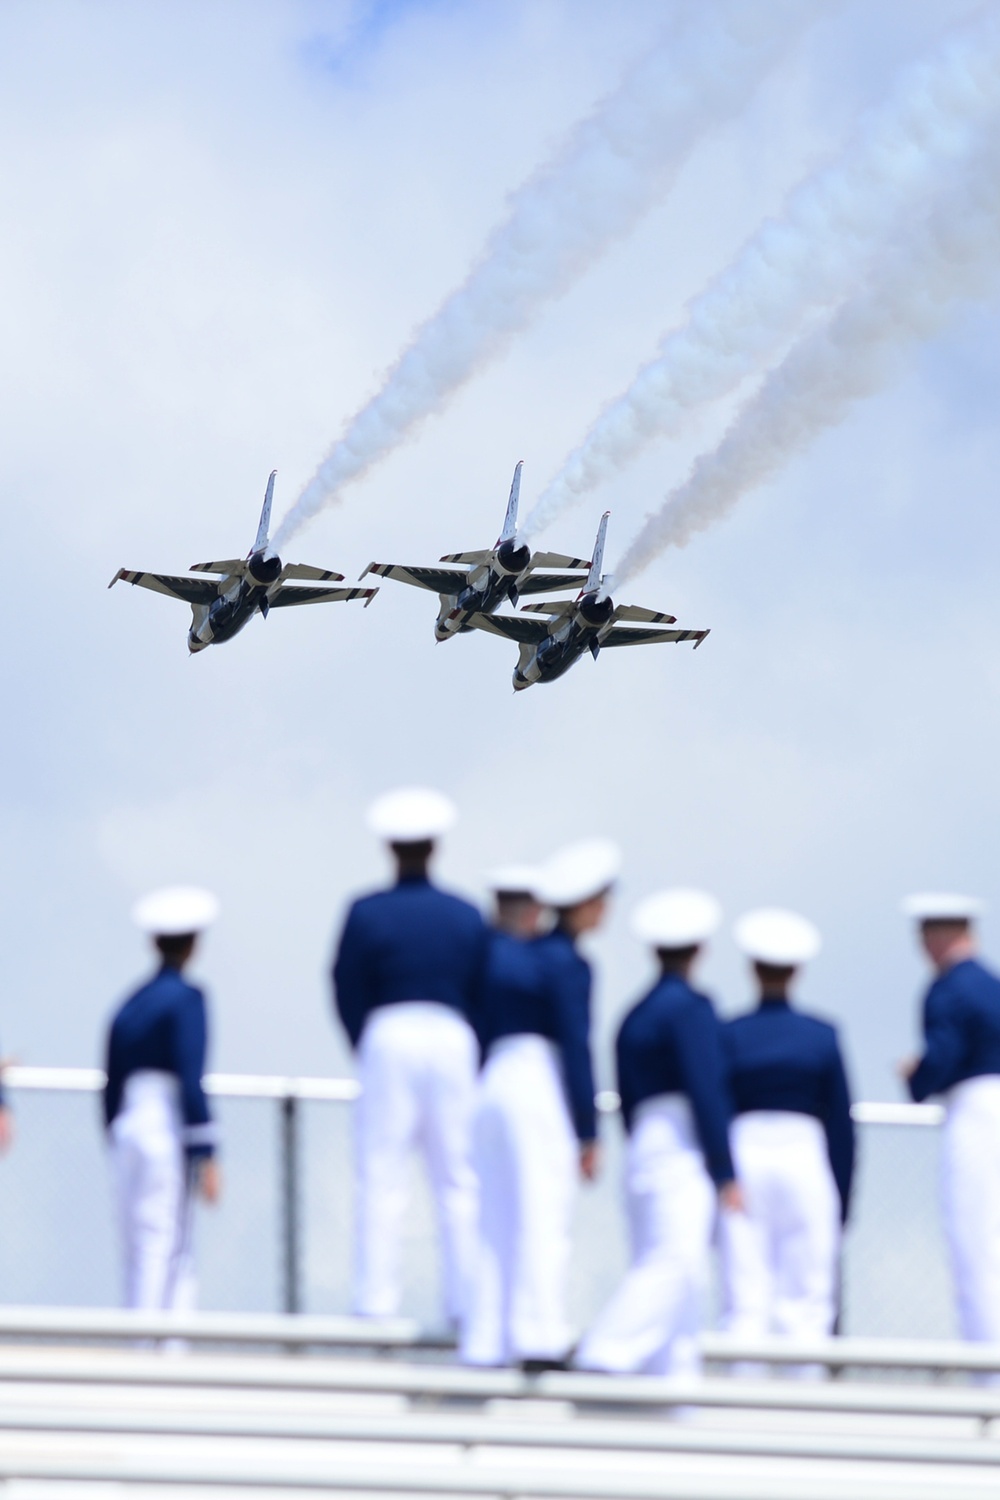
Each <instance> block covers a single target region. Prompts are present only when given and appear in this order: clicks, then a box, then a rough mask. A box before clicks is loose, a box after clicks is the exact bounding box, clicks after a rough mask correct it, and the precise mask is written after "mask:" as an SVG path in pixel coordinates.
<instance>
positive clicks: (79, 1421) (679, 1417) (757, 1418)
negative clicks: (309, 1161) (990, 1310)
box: [0, 1308, 1000, 1500]
mask: <svg viewBox="0 0 1000 1500" xmlns="http://www.w3.org/2000/svg"><path fill="white" fill-rule="evenodd" d="M178 1335H183V1337H184V1339H185V1340H186V1343H187V1347H186V1349H184V1350H183V1351H178V1350H176V1349H175V1348H174V1347H173V1346H170V1345H162V1344H157V1345H152V1346H151V1345H150V1344H149V1341H150V1340H157V1339H162V1338H164V1337H166V1336H170V1337H172V1338H176V1337H177V1336H178ZM143 1345H145V1347H143ZM704 1352H705V1355H706V1359H707V1360H708V1361H709V1363H708V1365H707V1369H708V1371H709V1373H707V1374H706V1375H705V1376H704V1377H703V1378H701V1379H698V1380H683V1381H678V1380H664V1379H656V1378H649V1377H608V1376H596V1375H586V1374H581V1373H573V1372H567V1373H562V1372H553V1373H550V1374H545V1375H541V1376H525V1375H522V1374H521V1373H520V1372H519V1371H514V1370H466V1369H463V1368H461V1367H460V1366H458V1365H456V1364H455V1363H454V1361H453V1358H452V1356H451V1354H450V1353H449V1351H448V1349H447V1346H446V1341H445V1340H443V1339H441V1338H439V1337H435V1336H433V1335H427V1334H425V1333H424V1332H423V1331H422V1330H420V1329H419V1328H418V1327H416V1326H415V1325H414V1324H411V1323H409V1322H407V1321H405V1320H396V1321H393V1322H391V1323H372V1322H362V1321H359V1320H356V1319H351V1318H325V1317H299V1318H288V1317H280V1316H253V1315H246V1316H243V1315H234V1314H201V1315H193V1316H192V1317H190V1318H185V1319H165V1318H163V1317H159V1316H135V1315H131V1314H127V1313H121V1312H103V1311H92V1310H87V1309H65V1310H64V1309H39V1308H22V1309H18V1308H7V1309H2V1310H0V1478H2V1479H3V1480H4V1481H5V1482H6V1484H7V1489H8V1493H9V1495H10V1497H11V1500H16V1497H17V1496H20V1495H22V1494H23V1495H24V1496H25V1497H29V1496H30V1497H32V1500H45V1497H50V1496H51V1497H52V1500H55V1497H56V1496H66V1497H67V1500H69V1497H70V1495H71V1494H72V1495H73V1496H74V1497H75V1496H76V1495H79V1496H80V1500H84V1497H86V1500H95V1497H97V1496H100V1497H102V1500H103V1496H104V1495H105V1494H106V1495H107V1496H108V1497H111V1496H117V1497H123V1496H125V1495H131V1494H132V1493H133V1491H134V1492H135V1493H136V1494H137V1495H138V1494H140V1493H141V1494H145V1492H146V1491H147V1489H148V1488H149V1487H151V1486H152V1487H155V1488H156V1490H157V1492H158V1493H160V1494H162V1492H163V1489H164V1487H167V1488H171V1487H179V1486H184V1487H185V1489H186V1490H188V1491H190V1490H191V1489H192V1488H194V1489H195V1490H199V1489H204V1490H205V1491H206V1492H208V1491H209V1490H211V1491H212V1492H213V1493H214V1494H218V1492H219V1490H220V1488H222V1489H234V1490H235V1489H241V1490H246V1489H254V1490H267V1491H274V1492H279V1491H280V1492H284V1493H286V1494H288V1495H291V1494H292V1493H293V1492H295V1493H301V1492H302V1491H303V1490H328V1491H330V1492H331V1493H337V1494H342V1495H343V1494H352V1493H353V1494H357V1495H361V1494H365V1495H371V1494H380V1495H385V1496H390V1495H392V1496H395V1495H398V1496H407V1495H433V1494H440V1495H458V1496H460V1495H469V1496H473V1495H476V1496H481V1495H495V1496H503V1497H514V1496H524V1497H530V1496H534V1495H537V1496H540V1497H541V1496H561V1497H566V1500H571V1497H573V1496H580V1497H608V1500H613V1497H622V1500H629V1497H639V1496H654V1495H655V1496H662V1497H664V1500H674V1497H684V1496H690V1497H692V1500H695V1497H697V1500H835V1497H837V1500H840V1497H844V1500H896V1497H899V1500H904V1497H905V1500H924V1497H927V1500H930V1497H934V1500H952V1497H956V1500H961V1497H964V1496H994V1497H995V1496H998V1495H1000V1386H998V1385H991V1384H989V1383H986V1379H985V1377H988V1376H989V1375H990V1374H996V1373H1000V1348H985V1347H976V1348H970V1347H969V1346H967V1345H962V1344H955V1343H942V1342H934V1343H920V1342H918V1341H908V1340H907V1341H902V1340H892V1341H889V1340H874V1339H864V1340H859V1339H839V1340H823V1341H821V1342H817V1343H812V1344H809V1345H808V1346H806V1345H798V1346H795V1347H792V1348H790V1347H789V1346H787V1345H785V1344H782V1343H776V1342H775V1341H766V1342H765V1343H764V1344H746V1343H737V1342H735V1341H733V1340H729V1339H724V1338H722V1337H721V1336H718V1335H713V1336H707V1337H706V1338H705V1341H704ZM732 1360H739V1361H768V1364H769V1367H770V1368H771V1369H772V1370H774V1371H776V1372H777V1373H775V1374H770V1375H765V1376H756V1377H754V1378H742V1377H735V1376H732V1375H729V1374H726V1373H723V1372H724V1370H725V1368H726V1366H727V1365H728V1363H729V1362H730V1361H732ZM792 1363H800V1364H810V1365H812V1364H816V1365H820V1366H823V1367H825V1368H826V1370H827V1371H828V1372H829V1375H830V1378H827V1379H822V1380H808V1381H803V1380H792V1379H788V1378H782V1376H781V1373H780V1372H781V1370H782V1369H783V1368H784V1367H786V1366H787V1365H789V1364H792Z"/></svg>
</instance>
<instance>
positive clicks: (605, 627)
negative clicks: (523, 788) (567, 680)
mask: <svg viewBox="0 0 1000 1500" xmlns="http://www.w3.org/2000/svg"><path fill="white" fill-rule="evenodd" d="M609 515H610V511H605V513H604V515H603V516H602V517H601V524H600V526H599V527H598V530H597V541H596V543H595V546H594V560H593V562H592V564H591V567H590V572H589V574H588V575H587V581H586V583H585V584H584V587H583V589H582V590H581V591H580V594H579V595H578V597H577V598H576V599H572V600H566V601H560V602H558V603H550V604H526V605H525V606H524V609H523V611H522V614H520V615H496V614H476V615H473V616H472V619H471V620H470V621H469V623H470V625H472V627H473V628H474V629H475V630H488V631H490V632H492V634H493V635H503V636H506V637H507V639H508V640H511V641H517V642H518V644H519V645H520V647H521V654H520V657H519V658H518V663H517V666H516V667H515V669H514V678H513V681H514V690H515V692H519V691H520V690H521V689H522V688H526V687H530V686H531V684H532V683H533V682H553V681H554V680H555V679H556V678H557V677H561V676H562V675H563V673H564V672H568V671H569V669H570V667H571V666H572V665H573V663H574V662H575V661H579V659H580V657H581V656H583V654H584V652H586V651H589V652H590V654H591V656H593V658H594V660H595V661H596V660H597V658H598V655H599V654H600V652H601V651H602V650H603V649H604V648H605V647H607V646H642V645H652V644H654V643H655V642H657V641H694V643H695V650H697V648H698V647H699V646H700V645H701V643H702V641H703V640H704V639H705V637H706V635H708V631H707V630H662V629H658V630H631V629H629V628H628V627H627V626H622V625H619V624H618V621H619V620H630V621H641V622H643V623H645V624H647V625H657V626H663V625H673V624H674V623H675V622H674V616H673V615H664V614H660V613H658V612H657V611H656V610H655V609H643V608H642V607H641V606H640V605H637V604H617V605H616V604H615V603H614V601H613V600H612V598H611V587H612V584H613V582H614V579H613V578H612V577H611V576H610V575H602V573H601V567H602V566H603V561H604V538H605V536H606V534H607V529H608V516H609ZM528 611H532V612H534V613H536V614H545V615H548V619H546V620H526V619H524V618H523V615H524V613H526V612H528Z"/></svg>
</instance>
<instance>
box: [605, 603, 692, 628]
mask: <svg viewBox="0 0 1000 1500" xmlns="http://www.w3.org/2000/svg"><path fill="white" fill-rule="evenodd" d="M615 619H616V620H641V621H642V623H643V624H644V625H676V623H677V616H676V615H664V614H660V613H659V611H657V610H655V609H643V607H642V605H641V604H619V605H618V607H617V609H616V610H615Z"/></svg>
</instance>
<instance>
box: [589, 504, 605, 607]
mask: <svg viewBox="0 0 1000 1500" xmlns="http://www.w3.org/2000/svg"><path fill="white" fill-rule="evenodd" d="M610 515H611V512H610V511H609V510H606V511H605V512H604V514H603V516H602V517H601V524H600V525H599V526H598V528H597V539H596V541H595V542H594V556H593V559H592V561H591V564H590V572H589V573H588V574H587V582H586V583H585V584H584V586H583V590H584V593H586V594H589V593H592V592H593V590H594V589H599V588H600V586H601V583H602V578H601V569H602V568H603V567H604V538H605V537H606V536H607V534H608V517H609V516H610Z"/></svg>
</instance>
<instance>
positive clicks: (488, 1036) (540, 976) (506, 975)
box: [480, 929, 597, 1141]
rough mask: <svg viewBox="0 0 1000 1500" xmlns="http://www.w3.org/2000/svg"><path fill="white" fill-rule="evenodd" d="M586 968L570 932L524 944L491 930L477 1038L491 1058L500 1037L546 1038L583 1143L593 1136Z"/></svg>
mask: <svg viewBox="0 0 1000 1500" xmlns="http://www.w3.org/2000/svg"><path fill="white" fill-rule="evenodd" d="M590 988H591V973H590V965H589V964H588V963H587V960H586V959H585V958H583V957H582V956H581V955H580V954H579V953H578V952H577V950H576V948H575V946H574V944H573V940H572V938H571V937H570V936H569V934H568V933H565V932H561V931H560V930H559V929H556V931H554V932H551V933H548V934H547V935H546V936H545V937H542V938H535V939H534V940H531V941H522V940H521V939H519V938H515V937H510V936H509V935H508V934H507V933H503V932H495V933H493V934H492V936H491V939H490V954H489V960H488V963H487V967H486V980H485V983H484V986H483V1005H482V1013H481V1017H480V1040H481V1042H482V1045H483V1051H484V1053H486V1055H487V1056H488V1055H489V1049H490V1046H491V1045H492V1043H493V1042H495V1041H497V1040H498V1039H499V1038H500V1037H503V1036H524V1035H530V1036H544V1037H547V1038H548V1040H549V1041H552V1042H555V1043H556V1045H557V1046H558V1048H559V1054H560V1058H561V1061H562V1071H563V1082H564V1084H565V1088H566V1096H567V1100H568V1103H569V1110H570V1114H571V1116H572V1119H573V1129H574V1130H575V1131H576V1134H577V1136H578V1138H579V1139H580V1140H581V1141H592V1140H594V1139H595V1138H596V1136H597V1112H596V1109H595V1107H594V1071H593V1067H592V1065H591V1058H590Z"/></svg>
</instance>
